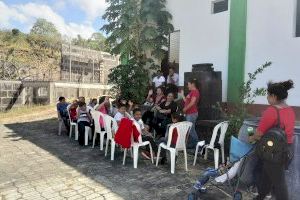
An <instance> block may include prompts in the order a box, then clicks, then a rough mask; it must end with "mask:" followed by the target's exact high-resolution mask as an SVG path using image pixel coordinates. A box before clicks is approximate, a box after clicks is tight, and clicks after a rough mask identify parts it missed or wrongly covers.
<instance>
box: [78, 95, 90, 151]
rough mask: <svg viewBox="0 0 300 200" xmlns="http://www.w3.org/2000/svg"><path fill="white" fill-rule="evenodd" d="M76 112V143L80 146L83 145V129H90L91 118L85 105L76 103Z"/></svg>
mask: <svg viewBox="0 0 300 200" xmlns="http://www.w3.org/2000/svg"><path fill="white" fill-rule="evenodd" d="M78 106H79V107H78V110H77V119H78V120H77V123H78V133H79V137H78V142H79V144H80V145H81V146H83V145H84V134H85V127H86V126H89V127H91V128H92V126H93V125H92V121H93V119H92V116H91V114H90V112H89V111H88V109H87V106H86V103H84V102H82V101H80V102H78Z"/></svg>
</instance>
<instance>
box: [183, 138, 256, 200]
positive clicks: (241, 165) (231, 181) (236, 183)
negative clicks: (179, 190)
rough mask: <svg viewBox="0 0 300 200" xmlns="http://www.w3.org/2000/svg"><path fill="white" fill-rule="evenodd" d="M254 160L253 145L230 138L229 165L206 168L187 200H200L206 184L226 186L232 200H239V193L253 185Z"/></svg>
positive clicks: (240, 196)
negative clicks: (194, 190) (230, 192)
mask: <svg viewBox="0 0 300 200" xmlns="http://www.w3.org/2000/svg"><path fill="white" fill-rule="evenodd" d="M255 159H256V156H255V154H254V148H253V145H251V144H249V143H246V142H243V141H241V140H239V139H237V138H235V137H231V144H230V163H229V164H227V165H226V166H221V167H219V168H218V169H213V168H208V169H207V170H206V171H205V172H204V173H203V174H202V175H201V177H200V179H199V180H198V181H197V182H196V184H195V185H194V188H195V189H196V192H193V193H191V194H190V195H189V198H188V200H194V199H199V198H200V199H201V194H202V193H205V192H206V187H205V185H207V184H211V185H213V186H215V187H220V186H221V185H224V184H226V185H227V186H229V187H230V188H231V190H232V197H233V200H241V199H242V193H241V192H240V191H241V190H242V189H243V188H249V187H250V186H252V185H253V182H254V181H253V170H254V167H255V164H254V163H256V161H255Z"/></svg>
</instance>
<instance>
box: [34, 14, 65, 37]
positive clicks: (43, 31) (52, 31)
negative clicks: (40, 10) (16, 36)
mask: <svg viewBox="0 0 300 200" xmlns="http://www.w3.org/2000/svg"><path fill="white" fill-rule="evenodd" d="M30 33H31V34H36V35H43V36H49V37H53V38H60V33H59V32H58V30H57V29H56V27H55V25H54V24H53V23H52V22H49V21H47V20H46V19H43V18H38V19H37V20H36V22H35V23H34V25H33V27H32V28H31V30H30Z"/></svg>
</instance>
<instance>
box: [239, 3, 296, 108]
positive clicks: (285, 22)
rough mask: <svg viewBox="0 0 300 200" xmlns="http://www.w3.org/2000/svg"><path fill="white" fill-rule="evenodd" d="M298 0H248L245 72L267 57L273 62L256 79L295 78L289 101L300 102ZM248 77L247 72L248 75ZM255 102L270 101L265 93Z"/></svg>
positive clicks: (263, 82)
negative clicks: (296, 34)
mask: <svg viewBox="0 0 300 200" xmlns="http://www.w3.org/2000/svg"><path fill="white" fill-rule="evenodd" d="M295 19H296V0H263V1H262V0H248V21H247V48H246V68H245V72H246V74H247V73H248V72H253V71H254V70H255V69H256V68H257V67H258V66H260V65H261V64H263V63H265V62H266V61H272V62H273V64H272V65H271V66H270V68H269V69H267V70H266V71H265V72H264V73H263V74H262V75H260V76H259V77H258V79H257V81H256V82H255V83H254V87H264V86H266V83H267V82H268V81H270V80H272V81H283V80H287V79H292V80H293V81H294V83H295V88H294V89H292V90H290V93H289V98H288V103H289V104H290V105H293V106H300V37H298V38H296V37H295V24H296V22H295ZM245 76H246V77H247V75H245ZM256 103H259V104H267V100H266V97H260V98H257V99H256Z"/></svg>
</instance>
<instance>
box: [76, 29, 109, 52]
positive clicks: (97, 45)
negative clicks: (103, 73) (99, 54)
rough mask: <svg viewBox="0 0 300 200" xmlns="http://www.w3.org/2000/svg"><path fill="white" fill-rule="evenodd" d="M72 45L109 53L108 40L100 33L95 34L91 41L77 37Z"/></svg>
mask: <svg viewBox="0 0 300 200" xmlns="http://www.w3.org/2000/svg"><path fill="white" fill-rule="evenodd" d="M72 44H73V45H77V46H81V47H85V48H90V49H93V50H96V51H109V49H108V47H107V45H106V38H105V37H104V36H103V34H102V33H100V32H97V33H93V34H92V36H91V37H90V38H89V39H84V38H82V37H81V35H77V38H74V39H73V40H72Z"/></svg>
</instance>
